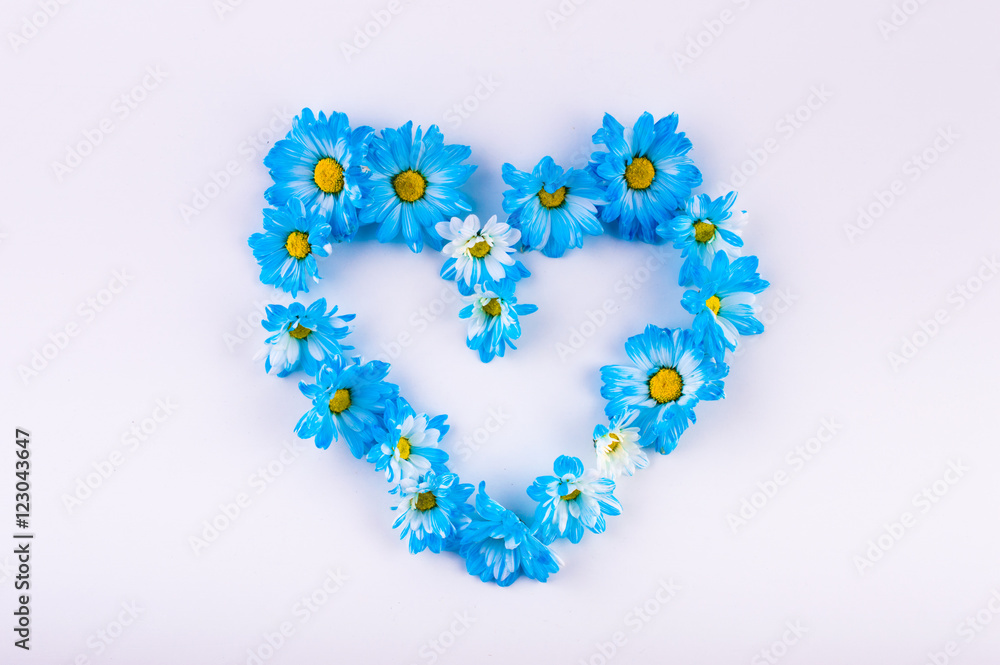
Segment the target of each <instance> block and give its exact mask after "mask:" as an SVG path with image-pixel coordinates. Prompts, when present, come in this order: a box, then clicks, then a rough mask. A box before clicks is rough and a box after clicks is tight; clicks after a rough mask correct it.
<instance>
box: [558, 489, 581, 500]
mask: <svg viewBox="0 0 1000 665" xmlns="http://www.w3.org/2000/svg"><path fill="white" fill-rule="evenodd" d="M578 496H580V490H573V491H572V492H570V493H569V494H563V495H561V496H560V497H559V498H560V499H565V500H566V501H572V500H573V499H575V498H576V497H578Z"/></svg>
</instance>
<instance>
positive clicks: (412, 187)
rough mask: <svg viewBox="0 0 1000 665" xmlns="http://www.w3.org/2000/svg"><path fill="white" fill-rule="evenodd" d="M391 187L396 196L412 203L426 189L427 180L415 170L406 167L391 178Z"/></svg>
mask: <svg viewBox="0 0 1000 665" xmlns="http://www.w3.org/2000/svg"><path fill="white" fill-rule="evenodd" d="M392 188H393V189H395V190H396V196H398V197H399V198H401V199H402V200H404V201H406V202H407V203H413V202H414V201H419V200H420V199H421V198H423V196H424V192H425V191H427V180H425V179H424V176H422V175H420V173H418V172H417V171H414V170H413V169H408V170H406V171H403V172H402V173H399V174H397V175H396V177H394V178H393V179H392Z"/></svg>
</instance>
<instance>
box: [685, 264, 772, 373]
mask: <svg viewBox="0 0 1000 665" xmlns="http://www.w3.org/2000/svg"><path fill="white" fill-rule="evenodd" d="M696 267H697V270H695V274H694V279H693V281H694V284H693V286H694V287H695V288H694V289H692V290H690V291H685V292H684V296H683V297H682V298H681V305H683V306H684V309H686V310H687V311H689V312H690V313H692V314H694V325H693V326H692V329H693V330H694V331H695V332H696V333H697V334H699V335H701V339H702V343H703V344H704V346H705V350H706V351H707V352H708V354H709V355H710V356H712V357H713V358H714V359H715V360H716V361H717V362H722V360H723V357H724V355H725V353H726V349H729V350H730V351H733V350H735V349H736V343H737V338H738V337H739V335H759V334H760V333H762V332H764V324H763V323H761V322H760V321H758V320H757V318H756V317H754V315H753V303H754V300H755V296H756V294H758V293H760V292H761V291H763V290H764V289H766V288H767V287H768V283H767V282H766V281H764V280H763V279H761V278H760V275H758V274H757V257H756V256H743V257H740V258H738V259H736V260H735V261H733V262H732V263H730V262H729V256H728V255H727V254H726V253H725V252H718V253H716V255H715V259H713V261H712V268H711V269H708V268H705V267H704V266H702V265H700V264H699V265H697V266H696Z"/></svg>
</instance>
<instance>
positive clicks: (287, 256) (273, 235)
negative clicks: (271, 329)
mask: <svg viewBox="0 0 1000 665" xmlns="http://www.w3.org/2000/svg"><path fill="white" fill-rule="evenodd" d="M329 235H330V226H329V225H328V224H327V223H326V222H324V221H323V220H322V219H320V218H319V217H318V216H316V215H313V214H309V213H307V212H306V209H305V206H303V205H302V201H299V200H298V199H292V200H291V201H289V202H288V203H287V204H285V205H284V206H283V207H281V208H267V209H265V210H264V233H255V234H253V235H252V236H250V241H249V244H250V248H251V249H252V250H253V255H254V258H255V259H257V263H259V264H260V281H261V282H263V283H264V284H271V285H273V286H275V287H277V288H280V289H283V290H285V291H288V292H289V293H291V294H292V297H293V298H294V297H295V296H296V295H298V292H299V291H306V292H308V291H309V285H308V283H307V282H306V277H311V278H312V280H313V281H314V282H318V281H319V271H318V269H317V267H316V258H315V257H317V256H326V255H327V249H326V244H327V239H328V237H329Z"/></svg>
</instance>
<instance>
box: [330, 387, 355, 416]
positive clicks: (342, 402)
mask: <svg viewBox="0 0 1000 665" xmlns="http://www.w3.org/2000/svg"><path fill="white" fill-rule="evenodd" d="M350 405H351V391H350V390H348V389H347V388H341V389H339V390H337V392H335V393H333V399H331V400H330V413H341V412H343V411H346V410H347V407H349V406H350Z"/></svg>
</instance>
